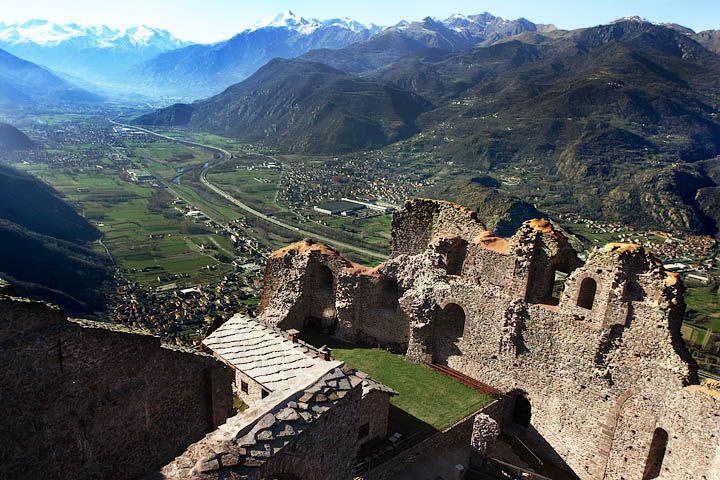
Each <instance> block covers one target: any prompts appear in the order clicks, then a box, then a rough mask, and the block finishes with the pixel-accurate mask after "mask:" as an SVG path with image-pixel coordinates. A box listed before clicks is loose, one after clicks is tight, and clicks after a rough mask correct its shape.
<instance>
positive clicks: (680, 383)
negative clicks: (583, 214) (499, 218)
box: [262, 200, 720, 480]
mask: <svg viewBox="0 0 720 480" xmlns="http://www.w3.org/2000/svg"><path fill="white" fill-rule="evenodd" d="M556 272H564V273H566V274H568V276H567V280H566V281H565V285H564V292H563V293H562V295H558V294H557V292H556V291H555V288H554V287H555V278H556ZM262 308H263V310H262V318H263V320H264V321H265V322H267V323H268V324H269V325H272V326H278V327H280V328H283V329H289V328H293V329H298V330H300V329H302V328H305V327H306V326H308V325H312V326H314V327H319V328H323V329H325V330H326V331H329V332H333V333H334V335H335V336H337V337H339V338H341V339H344V340H347V341H350V342H357V341H362V342H366V343H371V344H374V345H381V346H384V347H389V348H393V349H395V350H397V351H401V352H404V353H405V354H406V357H407V359H408V360H410V361H413V362H422V363H437V364H442V365H447V366H449V367H450V368H452V369H454V370H456V371H458V372H461V373H463V374H465V375H468V376H470V377H472V378H474V379H477V380H479V381H481V382H484V383H486V384H488V385H491V386H493V387H495V388H497V389H499V390H501V391H502V392H504V393H505V394H506V395H507V396H508V397H509V399H510V402H509V407H508V413H507V418H506V419H505V420H506V422H505V424H506V425H505V426H506V427H507V428H514V429H515V430H516V431H519V432H520V433H521V434H522V437H523V438H524V439H525V441H526V442H528V443H530V444H531V445H532V446H533V447H534V449H536V450H537V451H540V452H542V453H543V455H544V456H545V457H546V458H549V459H552V460H553V461H554V462H555V463H556V464H558V465H561V466H563V467H564V468H566V469H568V470H570V471H572V472H574V473H575V474H576V475H577V476H579V477H580V478H582V479H584V480H585V479H587V480H595V479H598V480H599V479H607V480H621V479H628V480H629V479H638V480H645V479H653V478H663V479H672V480H679V479H697V480H718V479H720V441H719V439H720V392H718V391H713V390H711V389H710V388H708V387H705V386H700V385H699V382H698V376H697V370H696V366H695V364H694V362H693V360H692V358H691V357H690V355H689V354H688V352H687V350H686V348H685V345H684V343H683V341H682V339H681V337H680V325H681V322H682V317H683V313H684V309H685V305H684V302H683V286H682V282H681V281H680V280H679V278H678V277H677V276H676V275H674V274H671V273H668V272H665V271H664V270H663V268H662V266H661V264H660V263H659V262H658V261H657V260H656V259H655V258H654V257H653V256H652V255H651V254H650V253H649V252H647V251H645V250H644V249H643V248H642V247H641V246H639V245H630V244H610V245H607V246H605V247H604V248H602V249H599V250H597V251H595V252H593V253H592V254H591V255H590V257H589V258H588V259H587V261H586V262H584V263H583V262H581V261H580V260H579V259H578V257H577V255H576V252H575V251H574V250H573V249H572V248H571V247H570V245H569V244H568V241H567V239H566V238H565V237H564V236H563V235H562V234H561V233H559V232H558V231H556V229H555V228H553V226H552V224H550V223H549V222H548V221H544V220H533V221H529V222H526V223H525V224H524V225H523V226H522V227H521V228H520V229H519V231H518V232H517V233H516V234H515V235H514V236H513V237H512V238H510V239H504V238H498V237H496V236H495V235H493V234H492V233H491V232H489V231H487V230H486V229H485V228H484V227H483V225H482V224H481V223H480V222H479V221H478V220H477V218H476V216H475V214H474V213H473V212H472V211H470V210H467V209H465V208H462V207H460V206H458V205H455V204H451V203H447V202H439V201H432V200H414V201H411V202H408V203H406V205H405V209H404V210H403V211H401V212H398V213H397V214H396V215H395V218H394V220H393V244H392V255H391V257H390V259H389V260H388V261H387V262H386V263H384V264H382V265H380V266H378V267H375V268H365V267H362V266H359V265H356V264H353V263H352V262H350V261H348V260H346V259H344V258H342V257H341V256H340V255H338V254H337V253H336V252H335V251H334V250H332V249H330V248H328V247H325V246H323V245H319V244H315V243H312V242H308V241H304V242H299V243H297V244H294V245H291V246H288V247H286V248H285V249H283V250H280V251H278V252H276V253H275V254H273V256H272V257H271V258H270V259H269V260H268V263H267V268H266V279H265V289H264V292H263V300H262Z"/></svg>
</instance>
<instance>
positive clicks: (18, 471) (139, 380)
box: [0, 296, 232, 479]
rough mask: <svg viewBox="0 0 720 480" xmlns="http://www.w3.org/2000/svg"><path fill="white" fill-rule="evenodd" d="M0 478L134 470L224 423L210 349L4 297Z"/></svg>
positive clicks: (222, 387)
mask: <svg viewBox="0 0 720 480" xmlns="http://www.w3.org/2000/svg"><path fill="white" fill-rule="evenodd" d="M0 365H2V368H0V384H2V388H1V389H0V416H1V417H2V418H3V421H2V425H3V427H2V429H0V478H7V479H11V478H24V479H47V478H59V479H86V478H87V479H96V478H103V479H128V478H137V477H139V476H141V475H143V474H144V473H146V472H147V471H148V470H150V469H152V468H157V466H158V465H162V464H164V463H165V462H167V460H168V459H169V458H172V457H174V456H175V455H177V454H178V452H180V451H182V450H183V449H184V448H185V447H186V446H187V445H189V444H190V443H192V442H193V441H195V440H197V438H199V437H202V436H203V435H204V434H205V433H207V432H208V431H210V430H212V429H213V428H214V427H216V426H217V425H219V424H220V423H222V422H224V421H225V419H226V418H227V416H228V415H229V414H230V412H231V409H232V391H231V383H232V372H231V371H230V370H229V369H228V368H226V367H225V366H224V365H223V364H221V363H220V362H217V361H216V360H214V359H213V358H212V357H209V356H207V355H201V354H200V355H199V354H195V353H190V352H186V351H182V350H179V349H175V348H168V347H164V346H161V344H160V341H159V339H158V338H155V337H151V336H148V335H142V334H135V333H129V332H127V331H124V330H121V329H120V328H119V327H114V326H112V325H109V324H99V323H95V322H86V321H80V320H68V319H67V318H66V316H65V315H64V314H63V313H62V312H61V311H60V310H58V309H57V308H53V307H50V306H48V305H46V304H43V303H39V302H32V301H28V300H23V299H17V298H13V297H9V296H0Z"/></svg>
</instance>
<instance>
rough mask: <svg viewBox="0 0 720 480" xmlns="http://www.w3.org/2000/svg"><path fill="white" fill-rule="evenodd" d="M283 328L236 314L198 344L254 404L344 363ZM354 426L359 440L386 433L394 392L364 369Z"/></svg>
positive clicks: (293, 389) (303, 385)
mask: <svg viewBox="0 0 720 480" xmlns="http://www.w3.org/2000/svg"><path fill="white" fill-rule="evenodd" d="M297 333H298V332H297V331H289V332H285V331H283V330H280V329H279V328H277V327H269V326H267V325H265V324H264V323H261V322H259V321H258V320H255V319H253V318H250V317H248V316H245V315H240V314H238V315H235V316H233V317H232V318H231V319H230V320H228V321H227V322H225V323H224V324H223V325H222V326H221V327H219V328H218V329H217V330H215V331H214V332H213V333H212V334H210V335H209V336H208V337H207V338H205V340H203V345H204V346H205V347H206V349H208V350H209V351H210V352H212V354H213V355H214V356H215V357H217V358H218V359H219V360H221V361H222V362H224V363H225V364H227V365H228V366H230V367H231V368H232V369H233V370H234V371H235V383H234V387H233V389H234V391H235V394H236V395H237V396H238V397H239V398H240V399H242V400H243V402H245V403H246V404H247V405H250V406H253V405H256V404H257V403H258V402H259V401H261V400H263V399H264V398H266V397H267V396H268V395H270V394H271V393H276V394H285V395H287V394H290V393H294V392H297V391H298V390H300V389H303V388H306V387H307V386H308V385H309V384H311V383H312V382H314V381H316V380H317V378H318V376H319V375H322V374H324V373H327V372H329V371H331V370H333V369H337V368H339V367H342V366H343V362H340V361H337V360H335V359H333V358H332V356H331V355H330V351H329V350H327V349H325V350H320V349H317V348H315V347H313V346H312V345H309V344H307V343H305V342H303V341H301V340H299V339H298V338H297ZM356 376H357V377H358V378H361V379H362V399H361V402H360V412H359V416H360V420H359V429H358V440H359V445H362V444H364V443H366V442H368V441H370V440H373V439H375V438H378V437H385V436H386V435H387V429H388V417H389V410H390V398H391V397H393V396H395V395H397V392H396V391H395V390H393V389H391V388H390V387H387V386H385V385H383V384H382V383H380V382H377V381H375V380H373V379H372V378H370V377H369V376H368V375H367V374H365V373H363V372H357V373H356Z"/></svg>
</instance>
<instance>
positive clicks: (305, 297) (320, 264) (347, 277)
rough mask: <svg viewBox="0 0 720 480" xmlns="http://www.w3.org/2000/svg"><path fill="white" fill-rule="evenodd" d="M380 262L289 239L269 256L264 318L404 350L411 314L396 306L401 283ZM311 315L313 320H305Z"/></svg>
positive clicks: (276, 323)
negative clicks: (370, 264)
mask: <svg viewBox="0 0 720 480" xmlns="http://www.w3.org/2000/svg"><path fill="white" fill-rule="evenodd" d="M385 268H386V266H385V265H381V266H379V267H377V268H373V269H371V268H365V267H362V266H360V265H357V264H354V263H352V262H350V261H348V260H346V259H344V258H342V257H341V256H340V255H339V254H338V253H337V252H336V251H335V250H333V249H331V248H328V247H325V246H322V245H319V244H314V243H311V242H308V241H303V242H298V243H296V244H293V245H290V246H289V247H286V248H285V249H283V250H280V251H278V252H275V253H274V254H273V255H272V256H271V257H270V258H269V259H268V262H267V265H266V273H265V277H266V285H265V288H264V289H263V299H262V308H261V314H262V318H263V321H264V322H265V323H267V324H268V325H270V326H273V327H280V328H282V329H285V330H287V329H291V328H295V329H300V330H301V329H303V328H305V327H307V326H310V327H312V328H319V329H321V330H326V331H329V332H332V333H334V334H335V336H337V337H338V338H340V339H342V340H346V341H350V342H357V341H362V342H365V343H368V344H372V345H378V344H379V345H384V346H388V347H392V348H393V349H394V350H398V351H404V350H405V348H406V346H407V342H408V338H409V328H410V327H409V325H410V320H409V318H408V317H407V316H406V315H405V312H404V311H403V309H402V308H401V307H400V297H401V295H402V292H403V286H402V285H401V284H399V283H398V282H397V280H396V279H395V276H394V275H392V274H391V273H385V271H384V270H385ZM328 273H330V274H331V275H332V277H331V280H330V282H328V277H327V274H328ZM389 282H390V283H391V284H392V285H389ZM317 320H320V322H317ZM312 321H315V322H317V323H316V324H315V325H309V323H310V322H312Z"/></svg>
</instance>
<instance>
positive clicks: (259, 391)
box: [230, 367, 267, 405]
mask: <svg viewBox="0 0 720 480" xmlns="http://www.w3.org/2000/svg"><path fill="white" fill-rule="evenodd" d="M230 368H232V367H230ZM233 371H234V372H235V382H234V383H233V393H235V395H237V397H238V398H240V399H241V400H242V401H243V402H245V404H246V405H252V404H253V403H255V402H257V401H258V400H262V398H263V395H264V394H265V395H266V394H267V393H263V392H267V390H265V389H264V388H263V386H262V385H260V384H259V383H258V382H256V381H255V380H253V379H252V378H251V377H249V376H247V375H245V374H244V373H243V372H241V371H240V370H235V369H234V368H233ZM244 386H247V391H245V390H244V389H243V387H244Z"/></svg>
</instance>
